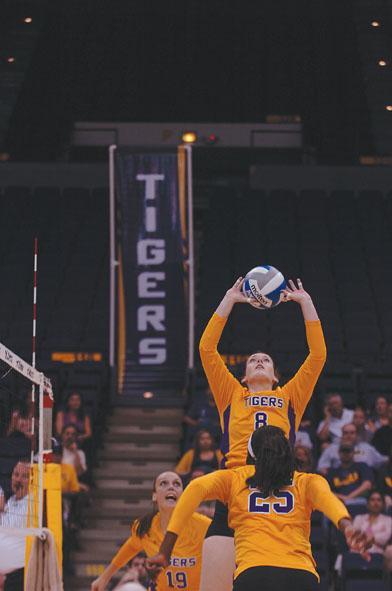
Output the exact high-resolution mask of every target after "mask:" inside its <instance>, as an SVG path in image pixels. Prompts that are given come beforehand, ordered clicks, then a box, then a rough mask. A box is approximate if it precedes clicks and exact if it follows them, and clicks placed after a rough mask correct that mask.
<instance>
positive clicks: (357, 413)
mask: <svg viewBox="0 0 392 591" xmlns="http://www.w3.org/2000/svg"><path fill="white" fill-rule="evenodd" d="M353 423H354V425H355V426H356V428H357V440H358V441H364V442H365V443H370V441H371V439H372V437H373V432H372V431H371V430H370V428H369V426H368V424H367V422H366V412H365V411H364V410H363V408H361V407H360V406H357V408H356V409H355V410H354V414H353Z"/></svg>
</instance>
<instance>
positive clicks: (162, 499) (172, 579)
mask: <svg viewBox="0 0 392 591" xmlns="http://www.w3.org/2000/svg"><path fill="white" fill-rule="evenodd" d="M182 490H183V489H182V482H181V478H180V477H179V476H178V474H176V473H175V472H162V474H159V476H157V478H156V479H155V481H154V489H153V503H154V506H155V507H154V511H153V512H152V513H149V514H148V515H146V516H145V517H142V518H141V519H137V520H136V521H135V522H134V524H133V525H132V529H131V536H130V537H129V538H128V540H126V542H124V544H123V545H122V546H121V548H120V550H119V551H118V552H117V554H116V555H115V556H114V558H113V560H112V562H111V564H109V566H108V567H107V568H106V569H105V570H104V572H103V573H102V574H101V576H100V577H98V579H96V580H95V581H94V582H93V583H92V585H91V591H104V589H106V586H107V585H108V583H109V582H110V580H111V578H112V577H113V575H114V574H115V573H116V572H117V570H118V569H120V568H122V567H123V566H124V565H125V564H126V563H127V562H128V561H129V560H131V559H132V558H133V557H134V556H136V554H138V553H139V552H141V551H144V552H145V553H146V554H147V556H152V555H153V554H156V552H157V551H158V548H159V545H160V544H161V542H162V540H163V537H164V535H165V532H166V528H167V524H168V523H169V519H170V517H171V514H172V513H173V510H174V508H175V506H176V504H177V501H178V499H179V498H180V496H181V494H182ZM210 523H211V519H209V518H208V517H205V516H204V515H199V513H194V514H193V515H191V516H190V517H189V519H188V520H187V523H186V526H185V528H184V535H183V536H182V538H181V540H179V541H178V544H176V545H175V546H174V549H173V556H172V557H171V561H170V565H169V566H168V568H167V569H166V570H165V572H162V573H161V574H160V576H159V577H158V579H157V585H156V587H155V586H154V591H173V590H174V589H183V590H184V591H199V581H200V568H201V550H202V544H203V540H204V536H205V534H206V531H207V529H208V527H209V525H210Z"/></svg>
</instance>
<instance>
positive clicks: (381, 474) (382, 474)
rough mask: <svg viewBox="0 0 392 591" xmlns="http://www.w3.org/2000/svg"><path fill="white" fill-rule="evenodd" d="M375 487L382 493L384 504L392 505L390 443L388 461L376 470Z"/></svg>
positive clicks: (391, 451) (391, 454)
mask: <svg viewBox="0 0 392 591" xmlns="http://www.w3.org/2000/svg"><path fill="white" fill-rule="evenodd" d="M377 488H378V490H379V491H380V492H381V493H382V494H383V495H384V498H385V504H386V506H387V507H388V508H389V507H391V506H392V444H391V447H390V450H389V462H387V463H386V464H384V465H383V466H381V468H380V469H379V470H378V471H377Z"/></svg>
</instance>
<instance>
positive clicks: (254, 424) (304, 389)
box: [200, 266, 326, 591]
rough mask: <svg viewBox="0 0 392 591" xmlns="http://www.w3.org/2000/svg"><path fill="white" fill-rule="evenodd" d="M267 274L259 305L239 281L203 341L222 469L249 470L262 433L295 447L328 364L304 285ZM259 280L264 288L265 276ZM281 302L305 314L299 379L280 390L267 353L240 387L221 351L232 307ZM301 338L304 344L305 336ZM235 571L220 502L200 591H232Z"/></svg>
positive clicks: (257, 357) (253, 359)
mask: <svg viewBox="0 0 392 591" xmlns="http://www.w3.org/2000/svg"><path fill="white" fill-rule="evenodd" d="M264 270H266V272H264V271H262V272H261V279H263V276H264V286H265V285H267V290H265V292H266V293H264V294H263V293H259V297H258V299H257V300H256V298H255V297H254V295H250V294H249V293H246V294H245V293H244V292H243V285H244V280H243V278H242V277H240V278H239V279H237V281H236V282H235V283H234V285H233V286H232V287H231V288H230V289H229V290H228V291H227V292H226V294H225V296H224V297H223V299H222V301H221V302H220V304H219V306H218V308H217V309H216V311H215V313H214V314H213V316H212V318H211V320H210V321H209V323H208V325H207V327H206V328H205V330H204V333H203V335H202V337H201V341H200V357H201V361H202V364H203V368H204V371H205V373H206V376H207V379H208V383H209V385H210V388H211V391H212V393H213V396H214V398H215V403H216V406H217V408H218V411H219V415H220V421H221V426H222V432H223V436H222V444H221V451H222V453H223V461H222V465H221V467H222V468H237V467H240V466H244V465H245V463H246V457H247V445H248V440H249V437H250V435H251V434H252V432H253V431H254V430H255V429H257V428H259V427H262V426H267V425H273V426H276V427H280V428H281V429H282V430H283V432H284V434H285V436H286V437H287V438H288V439H289V440H290V442H291V443H293V444H294V442H295V433H296V431H297V430H298V427H299V424H300V422H301V418H302V415H303V413H304V411H305V409H306V406H307V404H308V402H309V400H310V398H311V396H312V393H313V390H314V387H315V385H316V382H317V380H318V377H319V376H320V373H321V371H322V368H323V366H324V363H325V359H326V347H325V342H324V336H323V331H322V328H321V323H320V320H319V317H318V315H317V311H316V308H315V306H314V304H313V301H312V298H311V296H310V295H309V294H308V293H307V292H306V291H305V289H304V288H303V285H302V282H301V280H300V279H297V282H296V283H295V282H294V281H291V280H290V281H289V282H288V284H287V285H286V283H285V281H284V279H283V276H281V274H279V275H280V276H278V277H277V279H274V278H275V277H276V275H277V273H279V272H278V271H276V269H274V268H271V267H268V266H265V267H264ZM255 271H256V270H252V272H251V273H250V275H254V272H255ZM251 278H252V277H251ZM253 278H254V277H253ZM246 279H247V283H246V284H245V291H247V289H248V287H249V286H250V287H251V288H252V285H251V284H250V283H249V281H248V279H249V277H248V276H247V278H246ZM256 280H257V281H258V282H260V273H258V276H257V277H256ZM268 283H269V287H268ZM262 289H263V285H261V289H260V283H258V286H257V285H255V284H253V289H252V294H254V293H257V291H259V292H261V291H262ZM271 292H272V293H271ZM269 295H271V297H268V296H269ZM281 301H285V302H294V303H295V304H297V305H299V307H300V309H301V312H302V315H303V318H304V322H305V330H306V338H307V343H308V347H309V352H308V356H307V357H306V359H305V361H304V362H303V364H302V365H301V367H300V368H299V370H298V371H297V373H296V374H295V375H294V377H293V378H292V379H291V380H290V381H288V382H287V383H286V384H285V385H284V386H280V385H278V382H279V378H278V375H277V372H276V368H275V364H274V361H273V359H272V358H271V357H270V355H268V353H266V352H256V353H253V354H251V355H250V356H249V357H248V359H247V362H246V367H245V374H244V376H243V378H242V380H241V381H238V380H237V379H236V378H235V377H234V376H233V375H232V374H231V373H230V371H229V370H228V369H227V367H226V366H225V364H224V362H223V360H222V358H221V356H220V354H219V352H218V350H217V346H218V344H219V340H220V337H221V334H222V331H223V329H224V327H225V324H226V322H227V319H228V317H229V316H230V313H231V311H232V309H233V306H234V305H235V304H246V303H248V304H249V303H251V304H253V305H256V307H261V308H264V307H272V306H274V305H276V304H278V303H280V302H281ZM261 320H262V318H261ZM256 330H257V329H256ZM298 336H299V338H300V337H301V336H302V335H298ZM282 338H284V335H282ZM260 349H262V343H260ZM234 571H235V556H234V540H233V531H232V529H231V528H230V527H229V525H228V513H227V506H226V505H225V504H224V503H222V502H219V501H217V503H216V509H215V515H214V518H213V522H212V524H211V526H210V528H209V530H208V532H207V535H206V540H205V542H204V545H203V557H202V573H201V582H200V591H216V590H217V589H219V591H231V589H232V585H233V574H234Z"/></svg>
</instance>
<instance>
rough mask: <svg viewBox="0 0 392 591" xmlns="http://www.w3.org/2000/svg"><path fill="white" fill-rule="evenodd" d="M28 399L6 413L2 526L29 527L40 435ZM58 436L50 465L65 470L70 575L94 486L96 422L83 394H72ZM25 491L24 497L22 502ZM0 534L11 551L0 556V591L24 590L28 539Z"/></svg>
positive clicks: (0, 464)
mask: <svg viewBox="0 0 392 591" xmlns="http://www.w3.org/2000/svg"><path fill="white" fill-rule="evenodd" d="M29 399H30V395H29V394H27V395H26V396H25V397H23V398H21V399H18V400H15V401H12V399H11V404H10V406H9V408H8V412H5V409H2V410H3V413H2V419H3V420H2V424H1V425H0V428H1V431H0V435H1V436H0V525H3V526H6V527H15V528H20V527H27V515H28V507H27V499H28V498H30V497H29V495H28V483H29V474H30V470H31V468H30V466H31V457H33V458H34V457H36V456H35V453H36V451H37V433H35V435H34V434H33V427H32V425H33V415H34V412H33V407H32V405H31V404H29V402H28V400H29ZM54 433H55V435H56V437H55V438H53V445H52V448H53V452H52V457H51V461H52V462H53V463H58V464H60V465H61V490H62V517H63V558H64V561H63V565H64V570H65V571H66V572H67V571H68V572H70V571H72V566H71V561H70V550H71V548H72V549H75V548H77V547H78V532H79V530H80V529H81V528H82V526H83V523H84V517H83V514H84V508H85V507H86V506H87V505H88V504H89V490H90V486H91V470H90V458H91V438H92V435H93V431H92V423H91V418H90V416H89V415H88V413H87V412H86V411H85V409H84V406H83V400H82V397H81V395H80V394H79V393H77V392H71V393H70V394H69V396H68V397H67V399H66V402H65V404H64V407H63V408H61V409H59V410H58V412H57V413H56V415H55V417H54ZM22 471H23V474H22ZM22 476H23V487H22V484H21V483H22ZM21 491H22V492H23V495H22V497H21V498H19V497H20V496H21V494H22V492H21ZM22 501H23V502H22ZM30 512H31V511H30ZM1 535H2V536H3V537H2V538H1V539H0V545H1V548H2V549H3V547H4V548H7V547H8V548H9V549H10V552H8V553H7V552H4V553H3V552H2V553H0V554H1V556H0V591H3V590H4V591H12V590H13V589H20V588H22V587H21V586H20V585H19V583H20V580H23V567H24V548H25V539H24V538H23V537H20V536H19V537H16V536H13V535H9V534H8V535H7V534H6V533H3V534H1ZM15 544H16V546H15ZM18 544H19V545H18ZM14 546H15V548H14ZM14 550H15V551H14ZM22 554H23V560H22V561H20V560H19V562H18V559H17V557H18V556H19V555H20V556H21V555H22ZM10 556H13V557H14V560H11V559H10ZM7 564H8V565H9V566H8V567H7ZM18 585H19V587H18Z"/></svg>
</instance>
